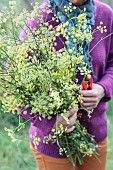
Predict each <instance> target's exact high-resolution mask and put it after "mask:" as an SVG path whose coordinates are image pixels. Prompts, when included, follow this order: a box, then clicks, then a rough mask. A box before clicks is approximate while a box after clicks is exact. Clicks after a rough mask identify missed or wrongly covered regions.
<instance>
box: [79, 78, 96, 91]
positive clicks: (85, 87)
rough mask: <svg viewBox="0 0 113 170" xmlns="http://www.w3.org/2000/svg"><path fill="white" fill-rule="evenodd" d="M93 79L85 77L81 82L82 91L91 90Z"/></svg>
mask: <svg viewBox="0 0 113 170" xmlns="http://www.w3.org/2000/svg"><path fill="white" fill-rule="evenodd" d="M92 86H93V78H92V76H90V77H89V76H87V77H86V79H85V80H83V81H82V90H92Z"/></svg>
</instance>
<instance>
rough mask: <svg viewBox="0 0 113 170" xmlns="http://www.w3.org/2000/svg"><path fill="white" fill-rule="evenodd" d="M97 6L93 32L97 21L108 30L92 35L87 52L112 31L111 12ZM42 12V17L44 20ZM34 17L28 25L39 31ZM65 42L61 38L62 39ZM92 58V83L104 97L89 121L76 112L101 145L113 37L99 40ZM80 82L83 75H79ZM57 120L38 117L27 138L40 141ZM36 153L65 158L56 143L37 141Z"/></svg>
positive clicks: (111, 84) (111, 88)
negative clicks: (101, 91) (100, 88)
mask: <svg viewBox="0 0 113 170" xmlns="http://www.w3.org/2000/svg"><path fill="white" fill-rule="evenodd" d="M95 3H96V11H95V26H94V27H93V28H92V30H94V29H96V27H97V26H99V25H100V21H102V22H103V23H104V25H105V26H106V27H107V29H108V31H107V32H105V33H103V34H101V33H100V32H99V31H98V32H96V33H95V34H94V39H93V41H92V42H91V44H90V49H92V47H94V46H95V44H97V42H99V40H100V39H101V38H102V37H105V36H107V35H108V34H110V33H111V32H113V10H112V9H111V8H110V7H109V6H108V5H106V4H104V3H102V2H99V1H97V0H95ZM47 5H48V3H47V2H44V4H43V5H41V6H40V9H41V8H45V7H46V6H47ZM45 15H46V14H45V13H43V16H44V17H45ZM52 17H53V13H51V14H49V15H48V18H47V19H48V21H49V20H51V19H52ZM36 20H37V18H34V21H31V20H29V21H28V25H29V26H31V27H32V28H35V27H36V28H38V26H36ZM50 24H52V25H53V27H54V26H56V25H58V23H56V21H51V23H50ZM24 30H27V27H26V26H25V27H24ZM26 36H27V35H26V33H25V31H22V33H21V35H20V37H21V38H24V39H25V38H26ZM61 38H62V40H63V41H64V39H63V37H61ZM62 47H63V44H62V43H61V41H60V40H59V39H58V37H57V47H56V50H59V49H61V48H62ZM91 57H92V58H93V69H94V74H95V78H94V83H98V84H100V85H101V86H103V88H104V90H105V97H104V98H103V99H102V100H101V101H100V103H99V104H98V106H97V108H96V109H94V111H93V113H92V117H91V118H88V117H87V113H86V112H85V111H84V110H79V112H81V113H82V117H81V119H80V122H81V124H82V125H83V126H86V128H87V130H88V132H89V133H91V134H92V135H94V136H95V140H96V141H97V142H100V141H102V140H104V139H105V138H106V137H107V135H108V134H107V130H108V128H107V115H106V110H107V107H108V106H107V101H109V100H110V99H111V97H112V94H113V35H112V36H109V37H108V38H106V39H105V40H103V41H101V42H100V43H99V44H98V45H97V46H96V47H95V48H94V49H93V51H92V52H91ZM78 78H79V83H81V81H82V76H80V75H79V76H78ZM30 110H31V109H30V108H28V109H27V111H28V114H26V115H25V114H23V113H21V115H22V117H24V118H25V119H27V120H28V119H30V118H31V117H33V115H30V114H29V113H30ZM55 121H56V117H55V116H54V117H53V118H52V119H51V120H48V119H47V118H43V119H42V121H40V120H39V119H38V116H37V117H35V118H33V119H32V120H31V125H30V132H29V133H30V136H31V135H32V136H33V135H34V136H35V137H40V138H43V137H44V136H45V135H47V134H49V133H50V132H51V129H52V127H53V125H54V123H55ZM30 142H31V145H32V146H34V144H33V139H32V138H30ZM37 150H38V151H39V152H41V153H43V154H46V155H49V156H52V157H56V158H63V157H66V155H65V154H64V155H62V156H61V155H59V149H58V146H57V144H52V143H49V144H44V143H43V142H40V144H39V145H38V147H37Z"/></svg>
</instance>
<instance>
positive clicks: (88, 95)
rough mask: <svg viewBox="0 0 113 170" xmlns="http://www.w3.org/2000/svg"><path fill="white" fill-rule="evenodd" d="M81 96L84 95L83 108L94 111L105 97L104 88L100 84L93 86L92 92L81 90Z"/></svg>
mask: <svg viewBox="0 0 113 170" xmlns="http://www.w3.org/2000/svg"><path fill="white" fill-rule="evenodd" d="M79 94H81V95H82V101H83V102H82V103H81V107H83V108H84V109H86V110H92V109H95V108H96V107H97V105H98V104H99V102H100V100H101V99H102V98H103V97H104V96H105V91H104V88H103V87H102V86H101V85H99V84H95V83H94V84H93V89H92V90H80V91H79Z"/></svg>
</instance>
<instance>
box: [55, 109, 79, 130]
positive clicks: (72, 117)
mask: <svg viewBox="0 0 113 170" xmlns="http://www.w3.org/2000/svg"><path fill="white" fill-rule="evenodd" d="M77 111H78V109H71V110H70V111H68V112H67V118H68V121H66V120H65V119H64V118H63V116H61V115H58V116H57V120H56V122H57V126H58V127H59V125H61V124H62V125H63V127H64V128H66V132H67V133H70V132H72V131H73V130H74V128H75V126H74V124H75V121H76V117H77ZM53 128H54V129H55V128H56V123H55V125H54V126H53Z"/></svg>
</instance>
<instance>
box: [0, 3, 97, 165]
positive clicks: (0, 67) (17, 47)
mask: <svg viewBox="0 0 113 170" xmlns="http://www.w3.org/2000/svg"><path fill="white" fill-rule="evenodd" d="M15 7H16V3H15V1H10V3H9V10H8V9H7V12H6V13H5V12H4V13H0V101H1V102H2V105H3V108H4V109H5V110H6V111H7V112H12V113H15V110H16V111H18V114H19V113H21V110H20V109H19V108H20V106H21V107H23V108H24V109H25V112H24V113H25V114H26V109H27V108H29V107H31V108H32V111H31V112H32V113H37V112H38V113H39V117H40V119H41V118H42V117H43V118H45V117H48V119H51V118H52V117H53V116H55V115H56V116H57V115H58V114H62V116H63V117H64V118H65V119H67V117H66V113H67V112H68V111H69V110H70V109H72V108H78V105H79V102H81V97H80V95H79V93H78V92H79V90H80V87H81V85H79V84H78V79H77V78H76V75H77V74H78V72H80V73H81V74H82V75H83V76H86V75H88V74H90V73H91V71H89V70H87V67H85V63H84V54H83V44H82V43H81V47H80V48H79V50H78V53H77V54H76V55H75V54H74V51H73V50H71V49H68V48H67V47H66V46H67V45H68V43H69V42H68V40H67V39H68V38H67V34H66V29H64V27H65V25H66V24H68V22H67V23H64V25H63V24H61V23H60V24H57V26H55V27H53V26H52V25H50V21H46V20H45V19H44V18H43V15H42V13H43V12H42V11H41V10H37V8H38V6H37V4H36V6H35V7H34V10H33V12H32V15H30V14H29V12H27V11H26V10H25V9H23V11H22V13H20V14H19V15H16V14H15ZM44 12H45V13H46V15H49V13H51V10H50V8H47V9H44ZM29 16H30V20H32V21H33V20H34V17H36V18H37V25H38V27H37V29H36V28H34V29H32V27H30V26H29V25H27V23H26V20H27V19H28V17H29ZM46 18H47V17H46ZM52 20H56V22H58V18H57V17H56V16H55V17H54V18H52ZM76 20H78V23H79V24H78V27H75V29H72V30H70V32H71V33H72V34H73V36H75V41H76V44H77V42H80V41H81V42H83V41H84V40H88V41H91V40H92V32H91V31H89V32H87V31H85V29H86V27H85V24H86V23H87V19H86V14H85V12H84V13H83V14H80V15H79V16H78V17H76ZM6 22H7V23H8V25H9V26H6ZM23 25H26V26H27V31H26V34H27V38H26V39H22V38H19V36H18V29H22V28H23ZM83 26H84V28H83ZM81 28H82V29H84V34H83V32H82V31H81V30H82V29H81ZM75 32H76V34H75ZM56 37H59V39H60V41H61V42H62V43H63V41H62V38H61V37H64V38H65V43H63V48H62V49H61V50H59V51H57V52H56V48H55V47H56V45H57V44H56ZM53 131H54V136H49V137H48V136H45V138H44V139H43V140H44V142H46V143H47V142H48V140H53V139H54V142H57V144H58V145H59V152H60V153H61V154H62V153H63V152H65V153H66V155H67V157H68V158H69V159H70V160H71V162H72V163H73V165H75V163H74V161H73V154H76V156H77V158H78V160H79V162H80V164H83V158H84V157H85V156H87V155H89V156H91V155H92V154H95V155H96V154H97V153H96V148H97V146H96V143H95V141H94V138H93V137H92V136H91V135H90V134H89V133H88V132H87V130H86V129H85V128H83V127H82V126H81V125H80V123H79V121H78V120H76V122H75V130H74V131H73V132H71V133H69V134H67V133H66V132H65V129H64V128H63V126H62V125H61V126H60V127H57V126H56V129H55V130H53Z"/></svg>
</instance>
